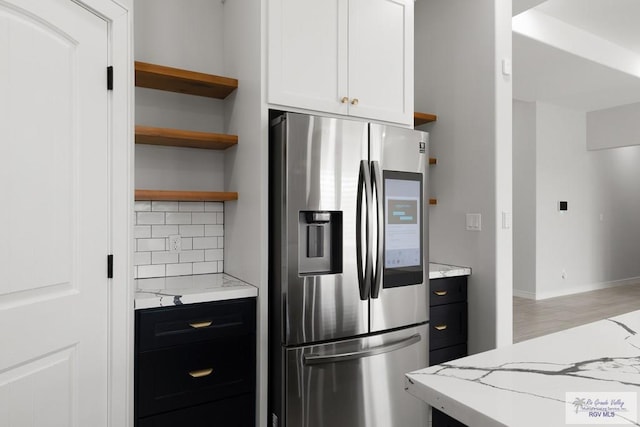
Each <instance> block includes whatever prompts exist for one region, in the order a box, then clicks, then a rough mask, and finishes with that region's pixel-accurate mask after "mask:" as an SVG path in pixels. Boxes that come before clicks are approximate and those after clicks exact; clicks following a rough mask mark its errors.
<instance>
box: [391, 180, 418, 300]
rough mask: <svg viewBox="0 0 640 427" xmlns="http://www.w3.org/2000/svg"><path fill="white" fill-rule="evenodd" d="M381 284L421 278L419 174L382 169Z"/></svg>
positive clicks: (393, 283)
mask: <svg viewBox="0 0 640 427" xmlns="http://www.w3.org/2000/svg"><path fill="white" fill-rule="evenodd" d="M384 209H385V211H384V225H385V228H384V229H385V232H384V287H387V288H388V287H395V286H403V285H411V284H415V283H421V282H422V269H423V261H422V258H423V257H422V240H423V239H422V227H423V224H422V216H423V215H422V209H423V204H422V174H420V173H410V172H396V171H384Z"/></svg>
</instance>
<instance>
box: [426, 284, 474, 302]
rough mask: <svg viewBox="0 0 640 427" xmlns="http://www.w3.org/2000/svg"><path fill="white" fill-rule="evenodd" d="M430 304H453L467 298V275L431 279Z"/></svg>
mask: <svg viewBox="0 0 640 427" xmlns="http://www.w3.org/2000/svg"><path fill="white" fill-rule="evenodd" d="M429 289H430V292H429V305H430V306H432V307H433V306H435V305H442V304H451V303H454V302H464V301H466V300H467V276H459V277H446V278H443V279H431V280H429Z"/></svg>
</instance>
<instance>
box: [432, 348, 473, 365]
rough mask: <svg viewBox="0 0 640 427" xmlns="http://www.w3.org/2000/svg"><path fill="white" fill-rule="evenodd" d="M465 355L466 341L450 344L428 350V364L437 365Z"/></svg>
mask: <svg viewBox="0 0 640 427" xmlns="http://www.w3.org/2000/svg"><path fill="white" fill-rule="evenodd" d="M466 355H467V343H464V344H458V345H452V346H451V347H445V348H441V349H438V350H433V351H430V352H429V366H432V365H439V364H440V363H444V362H448V361H450V360H454V359H459V358H461V357H464V356H466Z"/></svg>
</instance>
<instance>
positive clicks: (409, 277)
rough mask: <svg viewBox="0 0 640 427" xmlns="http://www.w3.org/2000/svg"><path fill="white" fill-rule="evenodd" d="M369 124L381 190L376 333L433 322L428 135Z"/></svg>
mask: <svg viewBox="0 0 640 427" xmlns="http://www.w3.org/2000/svg"><path fill="white" fill-rule="evenodd" d="M369 126H370V149H371V163H372V179H373V180H374V185H373V187H374V189H377V191H374V202H373V204H374V206H376V207H377V208H376V209H374V211H375V212H374V214H373V217H374V218H373V222H374V224H376V226H375V227H373V229H374V230H376V232H375V233H374V234H375V235H376V238H373V239H372V241H373V242H374V244H373V248H372V252H373V253H374V254H375V255H376V256H375V262H374V264H375V266H374V272H375V274H374V280H373V286H372V291H371V294H372V298H371V303H370V310H371V318H370V328H371V332H376V331H383V330H387V329H392V328H398V327H403V326H407V325H412V324H417V323H421V322H425V321H427V320H428V319H429V302H428V289H429V256H428V252H429V237H428V235H429V219H428V218H429V217H428V207H429V205H428V203H429V196H428V185H427V177H428V173H427V172H428V171H427V166H428V161H427V160H428V137H429V135H428V134H427V133H426V132H420V131H414V130H411V129H404V128H397V127H392V126H383V125H378V124H370V125H369ZM381 190H382V191H381ZM381 199H382V200H381ZM380 208H381V209H382V212H380ZM403 221H404V222H405V223H403ZM380 234H382V235H380ZM376 242H377V244H376ZM380 245H382V248H380ZM381 249H382V250H381Z"/></svg>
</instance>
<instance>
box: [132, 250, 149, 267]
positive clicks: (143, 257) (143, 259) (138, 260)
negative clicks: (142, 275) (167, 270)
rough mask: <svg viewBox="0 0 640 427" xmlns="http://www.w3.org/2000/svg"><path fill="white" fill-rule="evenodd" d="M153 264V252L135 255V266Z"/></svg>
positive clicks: (136, 253)
mask: <svg viewBox="0 0 640 427" xmlns="http://www.w3.org/2000/svg"><path fill="white" fill-rule="evenodd" d="M149 264H151V252H135V253H134V254H133V265H149Z"/></svg>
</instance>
